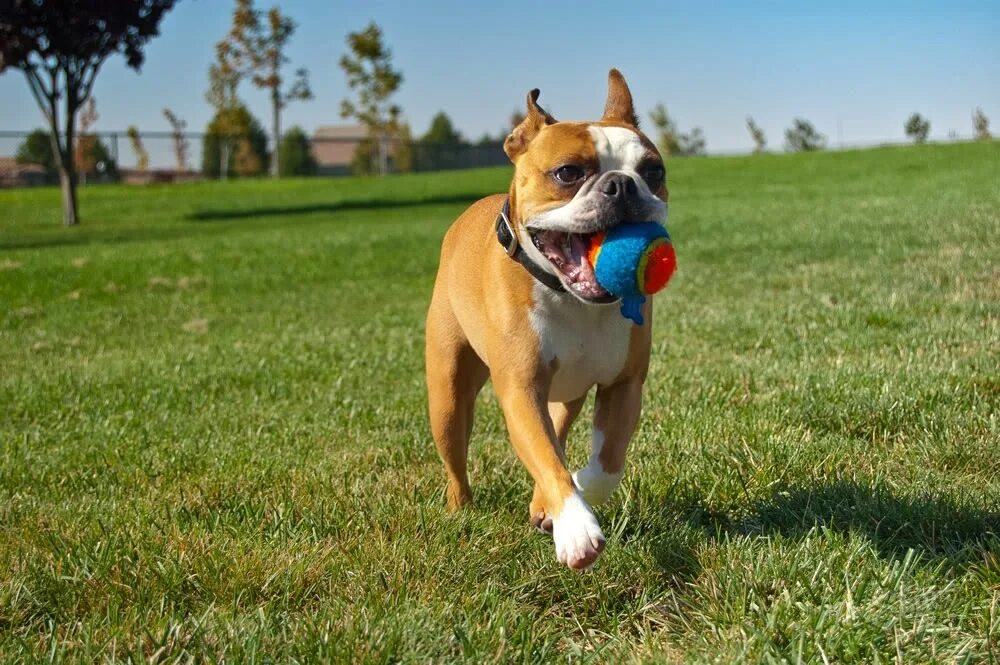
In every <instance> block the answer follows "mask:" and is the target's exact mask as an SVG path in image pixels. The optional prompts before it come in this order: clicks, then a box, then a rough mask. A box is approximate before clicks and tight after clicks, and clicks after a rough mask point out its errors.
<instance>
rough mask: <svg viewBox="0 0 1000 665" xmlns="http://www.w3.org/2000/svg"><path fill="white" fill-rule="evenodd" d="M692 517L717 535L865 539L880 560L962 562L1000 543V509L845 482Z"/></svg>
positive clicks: (979, 556) (792, 490)
mask: <svg viewBox="0 0 1000 665" xmlns="http://www.w3.org/2000/svg"><path fill="white" fill-rule="evenodd" d="M685 512H686V519H687V521H688V523H689V524H691V525H692V526H695V527H698V528H701V529H704V530H707V531H709V532H711V534H712V537H715V536H717V535H722V534H727V535H751V536H752V535H761V536H768V535H775V534H777V535H781V536H783V537H789V538H796V537H805V536H806V535H807V534H809V533H810V531H811V530H812V529H813V528H815V527H823V528H826V529H830V530H831V531H837V532H841V533H845V534H846V533H850V534H855V535H861V536H863V537H865V538H866V539H867V540H869V541H870V542H871V543H872V545H873V547H874V548H875V549H876V550H877V551H878V552H879V554H880V555H882V556H883V557H886V558H895V557H898V556H902V555H904V554H905V553H906V552H907V551H908V550H911V549H912V550H913V551H914V552H916V553H917V554H919V555H921V556H922V557H923V558H925V559H927V560H933V561H943V562H947V563H950V564H953V565H962V564H965V563H970V562H972V561H975V560H980V559H982V555H983V554H984V553H985V552H986V551H988V550H990V549H995V548H997V547H998V546H1000V510H985V509H983V508H980V507H977V506H972V505H965V504H963V503H961V502H959V501H956V500H953V499H950V498H945V497H935V496H916V497H901V496H896V495H895V494H893V493H892V492H890V491H889V490H887V489H885V488H879V487H866V486H863V485H859V484H857V483H854V482H845V481H838V482H833V483H829V484H827V485H820V486H817V487H808V488H790V489H786V490H784V491H779V492H776V493H775V494H774V495H772V496H771V497H770V498H769V499H767V500H765V501H761V502H759V503H757V504H755V505H753V506H752V507H751V509H750V511H749V513H748V514H747V516H746V517H744V518H742V519H739V520H733V519H731V518H730V517H729V516H728V515H726V514H718V513H716V514H711V513H708V512H706V511H704V510H701V509H699V508H697V507H695V508H693V509H692V508H690V507H689V510H687V511H685Z"/></svg>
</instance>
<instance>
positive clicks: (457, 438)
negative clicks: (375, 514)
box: [426, 69, 667, 569]
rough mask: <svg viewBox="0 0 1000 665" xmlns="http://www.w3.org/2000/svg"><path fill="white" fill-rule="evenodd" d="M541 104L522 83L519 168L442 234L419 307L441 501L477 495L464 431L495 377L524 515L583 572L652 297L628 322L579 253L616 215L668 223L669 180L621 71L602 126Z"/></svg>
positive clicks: (643, 347)
mask: <svg viewBox="0 0 1000 665" xmlns="http://www.w3.org/2000/svg"><path fill="white" fill-rule="evenodd" d="M537 99H538V90H532V91H531V92H530V93H529V94H528V109H527V117H525V119H524V121H523V122H522V123H521V124H520V125H518V126H517V127H516V128H514V130H513V131H512V132H511V135H510V136H509V137H507V140H506V141H505V142H504V151H505V152H506V153H507V155H508V156H509V157H510V159H511V161H512V162H513V163H514V166H515V170H514V179H513V182H512V183H511V185H510V192H509V194H508V195H507V196H504V195H502V194H497V195H494V196H489V197H487V198H484V199H481V200H479V201H477V202H476V203H474V204H472V206H471V207H470V208H469V209H468V210H466V211H465V212H464V213H463V214H462V216H461V217H459V218H458V220H456V221H455V223H454V224H453V225H452V226H451V228H450V229H449V230H448V232H447V234H446V235H445V238H444V242H443V246H442V248H441V263H440V267H439V268H438V273H437V280H436V282H435V284H434V294H433V297H432V299H431V304H430V310H429V311H428V313H427V348H426V352H427V356H426V360H427V388H428V397H429V408H430V421H431V430H432V432H433V435H434V441H435V442H436V444H437V449H438V452H439V453H440V455H441V459H442V460H443V461H444V465H445V471H446V473H447V476H448V489H447V496H448V506H449V507H450V508H451V509H453V510H456V509H458V508H460V507H461V506H463V505H465V504H467V503H468V502H469V501H471V499H472V490H471V488H470V487H469V477H468V472H467V458H468V444H469V436H470V434H471V432H472V421H473V410H474V405H475V400H476V395H477V394H478V392H479V390H480V389H481V388H482V387H483V384H484V383H485V382H486V380H487V378H489V379H491V380H492V381H493V387H494V390H495V391H496V395H497V397H498V399H499V402H500V405H501V407H502V409H503V413H504V417H505V420H506V423H507V430H508V432H509V434H510V439H511V442H512V443H513V445H514V449H515V450H516V451H517V454H518V456H519V457H520V458H521V461H522V462H523V463H524V465H525V467H527V469H528V472H529V473H530V474H531V477H532V478H533V479H534V481H535V493H534V497H533V498H532V500H531V505H530V519H531V522H532V524H534V525H535V526H536V527H539V528H541V529H543V530H545V531H550V530H551V533H552V537H553V540H554V541H555V548H556V557H557V558H558V560H559V561H560V562H562V563H565V564H566V565H568V566H570V567H571V568H577V569H579V568H586V567H588V566H590V565H591V564H592V563H594V561H595V560H596V559H597V557H598V555H599V554H600V552H601V550H602V549H603V548H604V542H605V541H604V534H603V533H602V532H601V527H600V526H599V525H598V523H597V519H596V518H595V517H594V513H593V512H592V511H591V509H590V506H591V505H594V504H597V503H600V502H602V501H604V500H606V499H607V498H608V497H609V496H610V495H611V493H612V492H613V491H614V489H615V487H617V485H618V483H619V482H620V481H621V478H622V474H623V469H624V466H625V451H626V448H627V447H628V443H629V439H630V438H631V437H632V433H633V431H634V430H635V427H636V424H637V422H638V420H639V410H640V403H641V397H642V384H643V381H644V380H645V378H646V370H647V367H648V365H649V349H650V327H651V324H652V302H651V299H647V301H646V304H645V305H644V308H643V318H644V319H645V325H642V326H637V325H634V324H633V323H632V322H631V321H629V320H628V319H626V318H624V317H623V316H622V314H621V313H620V312H619V307H618V306H616V305H614V304H612V303H613V302H614V298H613V297H611V296H610V295H609V294H608V293H607V291H605V290H604V289H603V288H601V287H600V286H599V285H598V283H597V281H596V279H595V277H594V272H593V269H592V268H591V266H590V264H589V262H588V261H587V258H586V249H585V248H586V247H587V246H588V244H587V241H588V239H589V236H590V234H593V233H596V232H600V231H602V230H604V229H607V228H610V227H612V226H614V225H616V224H619V223H622V222H629V221H655V222H660V223H663V222H664V221H665V220H666V215H667V188H666V183H665V172H664V168H663V160H662V159H661V157H660V154H659V152H658V151H657V149H656V146H655V145H654V144H653V143H652V142H651V141H650V140H649V139H648V138H647V137H646V136H645V135H644V134H643V133H642V132H640V131H639V129H638V121H637V120H636V116H635V110H634V108H633V106H632V95H631V93H630V92H629V89H628V86H627V85H626V83H625V79H624V78H623V77H622V75H621V74H620V73H619V72H618V70H616V69H612V70H611V72H610V73H609V75H608V98H607V102H606V105H605V108H604V116H603V117H602V118H601V119H600V120H599V121H597V122H557V121H556V120H555V119H554V118H552V116H550V115H549V114H548V113H546V112H545V111H544V110H543V109H542V108H541V107H540V106H539V105H538V104H537V103H536V102H537ZM498 240H499V242H498ZM595 385H596V386H597V398H596V404H595V409H594V423H593V435H592V436H593V439H592V449H591V450H592V452H591V455H590V459H589V461H588V463H587V465H586V466H585V467H583V468H582V469H580V470H578V471H576V472H575V473H573V474H571V473H570V472H569V471H568V470H567V468H566V464H565V454H564V450H563V447H564V446H565V444H566V435H567V433H568V432H569V429H570V425H571V424H572V422H573V419H574V418H575V417H576V416H577V414H578V413H579V412H580V409H581V407H582V406H583V403H584V400H585V399H586V397H587V393H588V391H589V390H590V389H591V388H592V387H593V386H595Z"/></svg>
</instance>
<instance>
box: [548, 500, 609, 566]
mask: <svg viewBox="0 0 1000 665" xmlns="http://www.w3.org/2000/svg"><path fill="white" fill-rule="evenodd" d="M552 539H553V540H554V541H555V545H556V558H557V559H558V560H559V563H564V564H566V565H567V566H569V567H570V568H573V569H575V570H582V569H584V568H588V567H590V566H591V565H593V563H594V562H595V561H597V557H598V555H599V554H600V553H601V550H603V549H604V534H603V533H602V532H601V527H600V525H599V524H598V523H597V518H596V517H594V513H593V512H591V510H590V507H589V506H587V504H586V502H584V500H583V498H581V497H580V495H579V494H578V493H577V492H573V494H571V495H570V496H569V497H567V498H566V501H565V502H563V508H562V511H561V512H560V513H559V516H558V517H554V518H553V519H552Z"/></svg>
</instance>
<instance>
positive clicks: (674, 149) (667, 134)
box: [649, 102, 680, 157]
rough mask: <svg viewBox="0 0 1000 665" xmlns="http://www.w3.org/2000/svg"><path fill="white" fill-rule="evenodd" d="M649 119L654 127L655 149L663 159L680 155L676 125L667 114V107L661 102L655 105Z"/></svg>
mask: <svg viewBox="0 0 1000 665" xmlns="http://www.w3.org/2000/svg"><path fill="white" fill-rule="evenodd" d="M649 119H650V120H652V121H653V126H654V127H656V133H657V138H656V147H658V148H659V149H660V154H661V155H663V157H669V156H670V155H678V154H680V146H679V145H678V143H677V135H678V134H679V132H678V131H677V125H676V124H675V123H674V120H673V118H671V117H670V114H669V113H667V107H666V106H664V105H663V103H662V102H660V103H657V105H656V106H654V107H653V110H652V111H650V112H649Z"/></svg>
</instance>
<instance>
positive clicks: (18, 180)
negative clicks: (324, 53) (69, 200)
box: [0, 157, 49, 187]
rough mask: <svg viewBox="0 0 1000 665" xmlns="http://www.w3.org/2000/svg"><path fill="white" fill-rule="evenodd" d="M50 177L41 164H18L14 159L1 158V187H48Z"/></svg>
mask: <svg viewBox="0 0 1000 665" xmlns="http://www.w3.org/2000/svg"><path fill="white" fill-rule="evenodd" d="M47 184H49V177H48V175H46V173H45V167H44V166H42V165H41V164H18V163H17V159H15V158H14V157H0V187H30V186H32V185H47Z"/></svg>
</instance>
